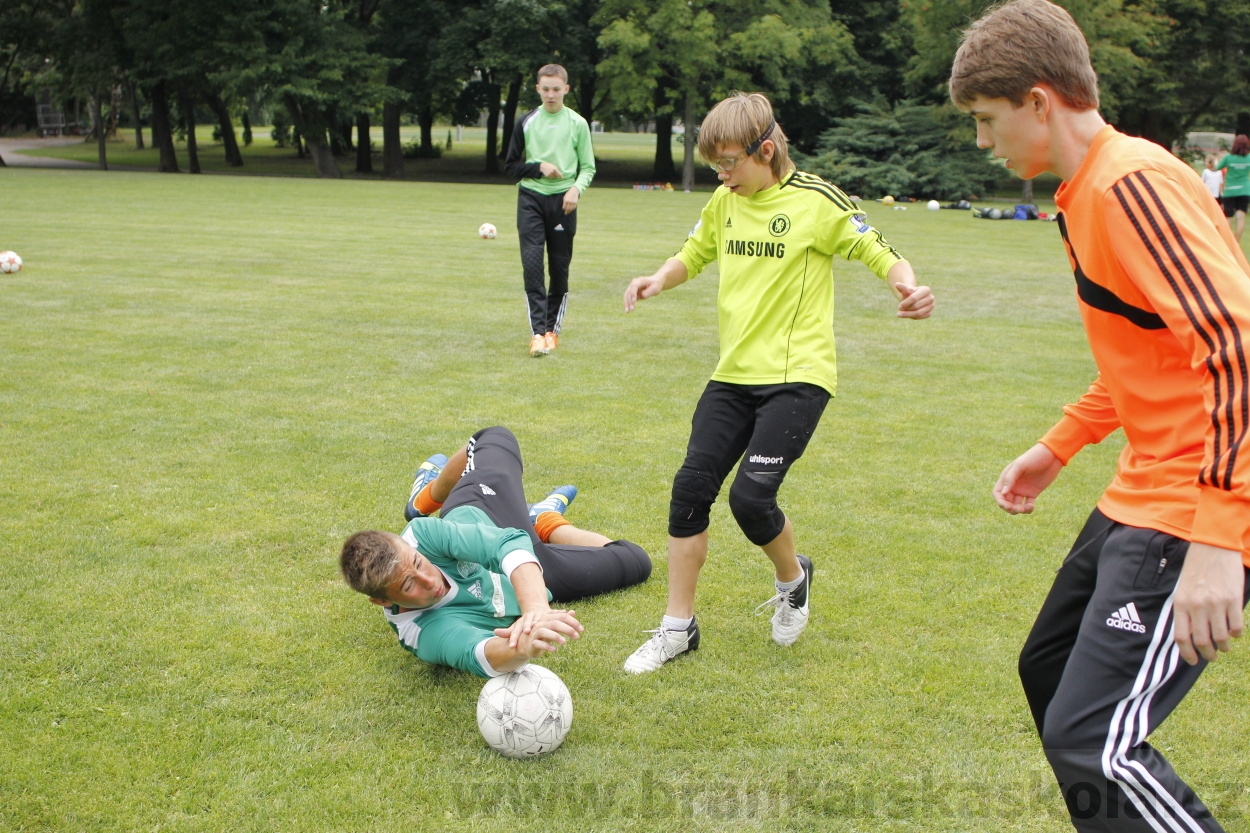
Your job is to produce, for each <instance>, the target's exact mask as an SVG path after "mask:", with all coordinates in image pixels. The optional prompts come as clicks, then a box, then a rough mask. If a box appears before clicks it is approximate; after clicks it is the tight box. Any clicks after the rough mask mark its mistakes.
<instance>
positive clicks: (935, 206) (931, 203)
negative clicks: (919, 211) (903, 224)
mask: <svg viewBox="0 0 1250 833" xmlns="http://www.w3.org/2000/svg"><path fill="white" fill-rule="evenodd" d="M941 207H942V204H941V203H940V202H938V201H937V200H929V202H928V203H926V204H925V208H927V209H929V210H930V211H937V210H938V209H939V208H941Z"/></svg>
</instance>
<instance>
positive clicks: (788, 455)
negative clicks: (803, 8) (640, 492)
mask: <svg viewBox="0 0 1250 833" xmlns="http://www.w3.org/2000/svg"><path fill="white" fill-rule="evenodd" d="M699 153H700V154H701V155H702V156H703V158H704V159H707V160H709V161H710V163H711V166H712V168H713V169H714V170H715V171H716V172H717V174H718V175H719V176H720V180H721V187H720V188H718V189H717V190H716V192H715V193H714V194H713V195H712V199H711V200H710V201H709V202H708V204H707V206H706V207H705V208H704V209H703V214H702V217H701V218H700V220H699V224H698V225H696V226H695V228H694V230H693V231H691V233H690V236H689V238H688V239H687V240H686V243H685V245H684V246H683V247H682V249H681V251H679V252H678V253H677V255H676V256H674V257H671V258H669V259H668V260H667V261H666V262H665V263H664V265H663V266H661V267H660V269H659V271H657V272H656V273H655V274H653V275H648V276H645V277H640V278H635V279H634V280H633V281H631V282H630V284H629V287H628V288H627V289H626V290H625V310H626V312H629V311H632V310H633V309H634V306H635V304H636V303H637V302H638V301H640V300H642V299H645V298H652V297H654V296H656V295H658V294H660V292H662V291H664V290H666V289H672V288H673V287H675V286H678V285H679V284H682V283H685V282H686V281H687V280H689V279H690V278H692V277H694V276H695V275H697V274H698V273H699V272H700V271H701V270H702V269H703V268H704V267H705V266H706V265H707V264H709V263H711V262H712V261H713V260H715V261H718V263H719V265H720V291H719V297H718V301H717V309H718V314H719V316H720V362H719V363H718V364H717V366H716V371H715V372H714V373H713V374H712V381H710V382H709V383H708V386H707V388H706V389H705V390H704V392H703V396H702V397H701V398H700V400H699V404H698V405H697V406H696V407H695V412H694V418H693V420H692V425H691V432H690V442H689V445H688V447H687V450H686V460H685V462H684V463H683V464H682V466H681V468H680V469H679V470H678V472H677V476H676V478H674V481H673V493H672V500H671V502H670V504H669V539H668V570H669V572H668V607H667V610H666V612H665V616H664V618H663V620H662V622H661V624H660V627H659V628H657V629H656V630H655V631H653V635H652V637H651V638H650V639H649V640H647V642H646V643H645V644H643V645H642V647H640V648H639V649H638V650H637V651H635V652H634V653H633V654H632V655H631V656H630V657H629V659H627V660H626V661H625V670H626V671H629V672H631V673H635V674H641V673H644V672H647V671H654V670H656V669H658V668H659V667H660V666H661V665H663V664H664V663H665V662H668V660H670V659H672V658H673V657H675V656H677V655H679V654H682V653H684V652H686V651H692V650H694V649H696V648H697V647H698V646H699V627H698V624H697V623H696V622H695V618H694V598H695V585H696V583H697V582H698V578H699V570H700V568H701V567H702V566H703V563H704V561H705V560H706V559H707V549H708V535H707V527H708V513H709V510H710V508H711V505H712V503H713V502H714V501H715V500H716V496H717V494H718V493H719V492H720V488H721V484H722V483H723V482H724V480H725V478H726V477H727V476H728V475H729V472H730V470H731V469H732V468H733V467H734V465H735V464H737V463H738V461H739V460H743V462H742V465H741V466H740V467H739V468H738V474H737V476H736V478H735V479H734V482H733V485H732V486H731V487H730V490H729V506H730V509H731V510H732V511H733V514H734V519H735V520H736V521H737V522H738V525H739V526H740V527H741V528H742V531H743V532H744V533H745V534H746V536H747V538H748V539H749V540H750V541H751V542H752V543H753V544H756V545H757V546H759V547H760V548H761V549H763V551H764V554H765V555H766V556H768V558H769V560H771V561H772V563H773V566H774V567H775V570H776V578H777V582H776V586H777V592H776V594H775V595H774V596H773V597H772V598H771V599H769V600H768V601H767V602H765V603H764V604H762V605H760V608H762V609H767V608H769V607H772V608H774V609H775V610H774V613H773V617H772V631H773V641H774V642H776V643H777V644H778V645H782V646H789V645H792V644H794V642H795V641H796V640H797V639H798V638H799V634H801V633H802V632H803V629H804V628H805V627H806V626H807V620H808V613H809V604H808V597H809V590H810V587H811V580H812V562H811V560H810V559H808V558H807V557H806V556H804V555H799V554H798V553H797V551H796V548H795V542H794V527H793V525H792V524H791V523H790V521H789V520H788V519H787V518H786V516H785V514H784V513H783V512H782V511H781V509H780V507H778V506H777V490H778V489H779V488H780V487H781V483H782V480H784V479H785V476H786V473H787V472H788V471H789V469H790V466H791V465H793V464H794V461H795V460H797V459H798V458H799V457H800V456H801V455H802V454H803V450H804V449H805V448H806V447H807V443H808V441H809V440H810V439H811V436H812V433H813V432H814V431H815V430H816V424H817V423H818V422H819V421H820V416H821V414H822V413H823V412H824V409H825V405H826V404H827V403H828V401H829V398H830V396H832V395H833V393H834V386H835V380H836V373H835V367H834V339H833V275H832V263H833V258H834V256H835V255H837V256H840V257H843V258H846V259H848V260H858V261H860V262H862V263H864V264H865V265H867V266H868V268H869V269H871V270H872V271H873V272H874V273H875V274H876V275H877V276H878V277H880V278H882V279H884V280H885V281H886V283H887V284H888V285H889V286H890V287H891V288H892V289H893V290H894V293H895V295H896V296H898V298H899V304H898V315H899V317H902V318H927V317H929V314H930V313H931V312H932V311H933V294H932V292H930V290H929V288H928V287H925V286H919V287H918V286H916V278H915V275H914V274H913V273H912V269H911V266H910V265H908V263H907V261H905V260H903V259H902V257H901V256H900V255H899V254H898V252H896V251H894V249H892V248H891V247H890V246H889V244H887V243H886V242H885V240H884V239H883V238H882V237H881V234H880V233H879V232H877V231H876V230H875V229H873V228H872V227H871V226H869V225H868V223H867V221H866V219H865V217H864V214H863V213H862V212H860V211H859V210H858V209H857V208H856V207H855V205H854V204H853V203H852V202H851V201H850V199H849V198H847V196H846V195H845V194H843V193H842V192H841V191H839V190H838V189H837V188H835V187H834V186H832V185H830V184H829V183H827V182H825V181H824V180H822V179H820V178H819V177H816V176H812V175H811V174H805V173H802V172H799V171H796V170H795V169H794V165H793V164H792V163H791V162H790V154H789V150H788V146H787V143H786V136H785V133H784V132H782V130H781V127H780V126H779V125H778V124H777V122H776V121H775V119H774V118H773V110H772V105H771V104H770V103H769V101H768V99H767V98H766V97H764V96H763V95H760V94H758V93H753V94H749V95H748V94H743V93H735V94H733V95H732V96H730V97H729V98H727V99H726V100H724V101H722V102H721V103H720V104H718V105H716V106H715V107H714V108H712V111H711V112H710V113H708V115H707V118H706V119H704V121H703V124H702V126H701V127H700V131H699Z"/></svg>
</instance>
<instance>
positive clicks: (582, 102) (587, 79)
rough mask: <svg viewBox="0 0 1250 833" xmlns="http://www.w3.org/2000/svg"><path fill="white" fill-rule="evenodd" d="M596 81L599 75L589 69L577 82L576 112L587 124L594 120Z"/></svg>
mask: <svg viewBox="0 0 1250 833" xmlns="http://www.w3.org/2000/svg"><path fill="white" fill-rule="evenodd" d="M598 81H599V76H598V75H597V74H596V73H595V71H594V69H591V70H589V71H588V72H587V73H586V75H585V76H583V77H582V78H580V79H578V82H577V112H578V114H579V115H580V116H581V117H582V118H584V119H585V120H586V123H587V124H590V123H591V122H592V121H594V120H595V88H596V87H598Z"/></svg>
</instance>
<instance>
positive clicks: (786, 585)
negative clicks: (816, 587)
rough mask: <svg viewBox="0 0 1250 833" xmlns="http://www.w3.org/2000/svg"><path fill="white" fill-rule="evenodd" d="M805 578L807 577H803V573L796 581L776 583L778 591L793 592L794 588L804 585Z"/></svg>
mask: <svg viewBox="0 0 1250 833" xmlns="http://www.w3.org/2000/svg"><path fill="white" fill-rule="evenodd" d="M804 578H805V576H804V575H803V573H802V572H800V573H799V577H798V578H796V579H795V580H794V581H778V582H776V584H777V589H778V590H780V591H782V592H785V591H786V590H793V589H794V588H796V587H798V586H799V585H800V584H802V583H803V579H804Z"/></svg>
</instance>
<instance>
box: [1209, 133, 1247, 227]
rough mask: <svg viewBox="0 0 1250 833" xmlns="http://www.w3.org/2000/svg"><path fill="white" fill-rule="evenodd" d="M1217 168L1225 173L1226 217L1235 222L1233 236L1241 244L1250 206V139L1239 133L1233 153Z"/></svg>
mask: <svg viewBox="0 0 1250 833" xmlns="http://www.w3.org/2000/svg"><path fill="white" fill-rule="evenodd" d="M1216 167H1217V168H1218V169H1219V170H1221V171H1224V198H1223V199H1222V200H1221V202H1222V203H1223V204H1224V216H1225V217H1227V218H1229V219H1230V220H1232V221H1233V235H1234V236H1235V237H1236V238H1237V242H1238V243H1240V242H1241V234H1242V232H1244V231H1245V230H1246V207H1247V204H1250V137H1248V136H1246V134H1245V133H1238V134H1237V138H1236V139H1233V149H1232V151H1231V152H1230V153H1229V154H1228V155H1227V156H1225V157H1224V158H1223V159H1221V160H1220V164H1219V165H1217V166H1216Z"/></svg>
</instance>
